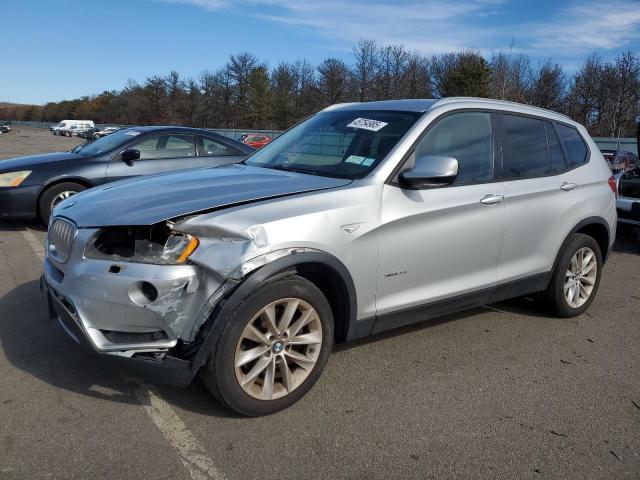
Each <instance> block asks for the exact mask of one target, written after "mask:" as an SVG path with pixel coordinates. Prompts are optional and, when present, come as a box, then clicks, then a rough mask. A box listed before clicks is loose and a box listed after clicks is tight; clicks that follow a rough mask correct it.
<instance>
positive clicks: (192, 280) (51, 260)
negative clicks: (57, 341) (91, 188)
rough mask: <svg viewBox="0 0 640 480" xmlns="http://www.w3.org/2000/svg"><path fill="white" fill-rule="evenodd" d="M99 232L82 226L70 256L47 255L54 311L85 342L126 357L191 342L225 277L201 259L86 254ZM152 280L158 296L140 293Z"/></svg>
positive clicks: (45, 283)
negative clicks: (163, 261)
mask: <svg viewBox="0 0 640 480" xmlns="http://www.w3.org/2000/svg"><path fill="white" fill-rule="evenodd" d="M94 232H95V230H92V229H79V230H78V233H77V237H76V238H75V241H74V246H73V248H72V251H71V255H70V256H69V259H68V260H67V261H65V262H60V261H57V260H56V259H55V257H54V256H52V255H49V254H48V255H47V257H46V259H45V261H44V273H43V278H42V288H43V293H44V295H45V297H46V300H47V302H48V304H49V305H50V312H51V313H52V315H54V316H57V317H58V318H59V320H60V323H61V324H62V326H63V327H64V328H65V330H66V331H67V333H69V334H70V336H71V337H73V338H74V339H75V340H76V341H78V342H79V343H85V344H87V345H88V346H90V347H91V348H92V349H93V350H95V351H97V352H99V353H105V354H112V355H117V356H123V357H129V358H131V357H134V356H139V355H143V354H144V355H147V356H151V357H153V356H156V357H158V358H160V357H164V355H165V354H166V353H167V352H170V351H171V349H172V348H174V347H175V346H176V345H177V344H178V342H179V341H183V342H187V343H188V342H190V341H192V340H193V338H194V336H195V333H196V320H197V319H198V318H199V314H200V312H201V310H202V309H203V307H204V306H205V305H206V304H207V301H208V300H209V299H210V297H211V295H212V294H213V293H214V292H215V290H216V289H217V287H219V282H218V281H216V280H215V279H214V278H213V277H212V276H211V275H207V274H206V272H204V271H203V269H202V267H199V266H197V265H152V264H141V263H126V262H125V263H123V262H112V261H108V260H96V259H89V258H85V257H84V245H85V244H86V242H87V240H88V239H89V238H91V235H92V234H93V233H94ZM142 284H147V285H152V286H153V288H154V289H155V291H156V292H157V296H156V298H155V299H153V300H151V301H150V300H148V299H144V298H142V297H141V295H140V285H142Z"/></svg>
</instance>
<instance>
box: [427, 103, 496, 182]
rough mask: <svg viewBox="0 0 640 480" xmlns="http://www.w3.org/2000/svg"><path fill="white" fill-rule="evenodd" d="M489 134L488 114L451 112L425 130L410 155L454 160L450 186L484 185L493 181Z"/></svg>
mask: <svg viewBox="0 0 640 480" xmlns="http://www.w3.org/2000/svg"><path fill="white" fill-rule="evenodd" d="M491 132H492V128H491V114H490V113H486V112H461V113H454V114H453V115H448V116H446V117H445V118H443V119H442V120H440V121H439V122H438V123H437V124H436V125H435V126H433V127H432V128H430V129H429V131H428V132H427V134H426V135H425V136H424V138H423V139H422V140H421V141H420V143H419V144H418V146H417V147H416V150H415V153H414V155H415V156H416V157H421V156H426V155H439V156H447V157H453V158H455V159H456V160H458V176H457V177H456V180H455V182H454V185H460V184H469V183H479V182H486V181H489V180H491V179H492V178H493V145H492V134H491Z"/></svg>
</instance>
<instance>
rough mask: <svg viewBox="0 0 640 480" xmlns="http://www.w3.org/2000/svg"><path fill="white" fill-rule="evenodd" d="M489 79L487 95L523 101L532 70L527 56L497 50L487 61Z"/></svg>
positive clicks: (525, 97)
mask: <svg viewBox="0 0 640 480" xmlns="http://www.w3.org/2000/svg"><path fill="white" fill-rule="evenodd" d="M489 70H490V71H491V80H490V82H489V96H490V97H491V98H498V99H500V100H509V101H512V102H525V101H526V100H527V93H528V91H529V90H530V89H531V79H532V75H533V74H532V71H531V64H530V61H529V57H527V56H526V55H522V54H519V55H513V54H512V53H511V51H509V52H506V53H505V52H497V53H494V54H493V55H492V56H491V61H490V62H489Z"/></svg>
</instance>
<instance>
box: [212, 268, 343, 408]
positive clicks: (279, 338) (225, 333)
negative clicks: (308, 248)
mask: <svg viewBox="0 0 640 480" xmlns="http://www.w3.org/2000/svg"><path fill="white" fill-rule="evenodd" d="M234 310H235V311H234V312H233V313H232V314H230V315H229V316H228V317H227V318H225V317H224V316H223V317H221V318H219V319H218V320H217V321H221V322H223V324H222V328H220V329H219V330H218V331H219V334H218V339H217V340H216V347H215V348H214V351H213V352H212V354H211V356H210V358H209V361H208V362H207V365H206V366H205V367H204V368H203V370H202V371H201V375H202V378H203V380H204V382H205V384H206V385H207V387H208V388H209V390H211V392H212V393H213V394H214V395H215V396H216V397H217V398H218V399H219V400H220V401H221V402H222V403H223V404H225V405H226V406H227V407H229V408H231V409H233V410H235V411H236V412H238V413H241V414H243V415H247V416H258V415H269V414H271V413H275V412H277V411H279V410H282V409H285V408H287V407H289V406H291V405H293V404H294V403H295V402H297V401H298V400H299V399H301V398H302V397H303V396H304V395H305V394H306V393H307V392H308V391H309V390H310V389H311V387H312V386H313V384H314V383H315V382H316V381H317V380H318V378H319V377H320V374H321V373H322V370H323V369H324V366H325V365H326V363H327V360H328V358H329V353H330V351H331V347H332V345H333V316H332V314H331V307H330V306H329V303H328V302H327V299H326V298H325V297H324V295H323V294H322V292H321V291H320V290H319V289H318V288H317V287H316V286H315V285H314V284H313V283H311V282H309V281H307V280H305V279H304V278H302V277H299V276H297V275H292V276H290V277H286V278H283V279H280V280H275V281H272V282H269V283H267V284H265V285H264V286H262V287H261V288H259V289H258V290H256V291H254V292H253V293H252V294H251V295H249V296H248V297H246V298H245V299H244V300H243V301H241V302H240V304H239V305H238V306H237V308H235V309H234Z"/></svg>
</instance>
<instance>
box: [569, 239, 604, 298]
mask: <svg viewBox="0 0 640 480" xmlns="http://www.w3.org/2000/svg"><path fill="white" fill-rule="evenodd" d="M597 276H598V262H597V260H596V254H595V253H594V252H593V250H591V249H590V248H589V247H584V248H581V249H580V250H578V251H577V252H576V253H575V255H574V256H573V258H572V259H571V262H570V263H569V268H568V269H567V272H566V274H565V282H564V295H565V298H566V299H567V303H568V304H569V305H570V306H571V307H572V308H580V307H581V306H582V305H584V304H585V302H586V301H587V300H589V297H590V296H591V292H593V286H594V285H595V283H596V277H597Z"/></svg>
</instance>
